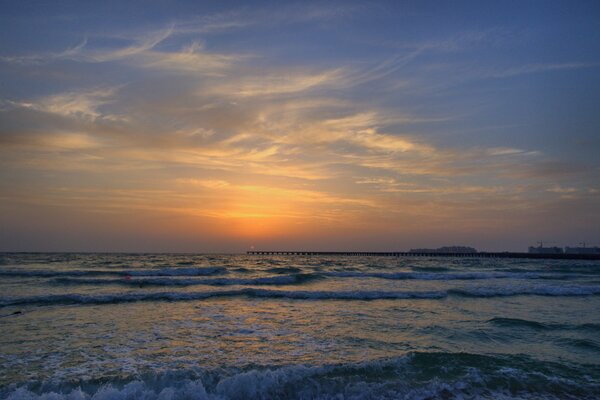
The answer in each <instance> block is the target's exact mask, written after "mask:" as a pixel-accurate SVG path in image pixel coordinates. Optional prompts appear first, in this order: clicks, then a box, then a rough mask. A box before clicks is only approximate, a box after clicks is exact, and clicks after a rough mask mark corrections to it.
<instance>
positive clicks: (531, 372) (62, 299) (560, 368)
mask: <svg viewBox="0 0 600 400" xmlns="http://www.w3.org/2000/svg"><path fill="white" fill-rule="evenodd" d="M0 398H8V399H38V398H43V399H53V400H54V399H63V398H68V399H88V398H94V399H105V400H109V399H137V398H143V399H163V400H167V399H267V398H290V399H295V398H326V399H330V398H331V399H332V398H335V399H342V398H352V399H362V398H400V399H449V398H464V399H470V398H494V399H497V398H504V399H512V398H525V399H529V398H530V399H538V398H545V399H583V398H589V399H592V398H600V263H599V262H585V261H548V260H506V259H501V260H485V259H453V258H432V259H428V258H377V257H329V258H328V257H314V256H313V257H307V256H289V257H285V256H282V257H267V256H247V255H238V256H232V255H223V256H217V255H215V256H213V255H211V256H209V255H166V254H154V255H118V254H114V255H112V254H109V255H107V254H0Z"/></svg>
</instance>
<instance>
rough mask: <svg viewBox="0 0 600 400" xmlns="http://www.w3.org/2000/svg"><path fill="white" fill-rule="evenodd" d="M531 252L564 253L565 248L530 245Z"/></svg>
mask: <svg viewBox="0 0 600 400" xmlns="http://www.w3.org/2000/svg"><path fill="white" fill-rule="evenodd" d="M529 253H531V254H563V253H564V252H563V249H561V248H560V247H556V246H554V247H542V246H541V245H540V246H538V247H533V246H529Z"/></svg>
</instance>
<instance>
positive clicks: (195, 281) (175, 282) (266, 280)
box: [54, 274, 321, 286]
mask: <svg viewBox="0 0 600 400" xmlns="http://www.w3.org/2000/svg"><path fill="white" fill-rule="evenodd" d="M320 277H321V276H320V275H317V274H293V275H279V276H266V277H261V278H247V279H246V278H209V279H206V278H205V279H201V278H192V279H190V278H187V279H186V278H143V279H140V278H134V279H124V278H118V279H105V278H71V277H64V278H55V279H54V282H55V283H59V284H64V285H122V286H196V285H209V286H231V285H294V284H302V283H305V282H309V281H312V280H315V279H318V278H320Z"/></svg>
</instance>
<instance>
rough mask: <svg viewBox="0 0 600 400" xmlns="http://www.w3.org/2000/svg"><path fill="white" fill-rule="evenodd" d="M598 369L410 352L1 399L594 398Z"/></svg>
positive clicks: (76, 386)
mask: <svg viewBox="0 0 600 400" xmlns="http://www.w3.org/2000/svg"><path fill="white" fill-rule="evenodd" d="M599 369H600V368H599V367H598V366H591V365H564V364H559V363H549V362H540V361H537V360H534V359H531V358H527V357H524V356H505V357H502V356H484V355H475V354H468V353H441V352H440V353H410V354H407V355H405V356H400V357H395V358H391V359H386V360H374V361H368V362H362V363H348V364H338V365H325V366H310V365H288V366H280V367H260V368H256V367H255V368H251V369H245V368H229V369H220V370H215V371H211V370H193V371H189V370H188V371H166V372H162V373H154V374H146V375H143V374H142V375H139V376H134V377H131V378H129V379H122V380H104V381H102V380H99V381H93V382H86V381H83V382H58V383H56V382H30V383H26V384H22V385H20V386H18V387H16V386H13V387H9V388H5V389H0V397H2V398H5V399H7V400H25V399H27V400H41V399H46V400H47V399H52V400H66V399H73V400H75V399H76V400H91V399H98V400H100V399H102V400H125V399H145V400H166V399H169V400H177V399H194V400H217V399H219V400H229V399H231V400H236V399H249V400H252V399H275V398H278V399H283V398H285V399H411V400H424V399H430V400H436V399H451V398H460V399H479V398H485V399H545V400H554V399H564V398H569V399H593V398H598V397H599V396H600V382H599V381H598V377H599V376H600V371H599Z"/></svg>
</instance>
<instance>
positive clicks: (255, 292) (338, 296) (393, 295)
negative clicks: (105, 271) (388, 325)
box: [0, 288, 446, 307]
mask: <svg viewBox="0 0 600 400" xmlns="http://www.w3.org/2000/svg"><path fill="white" fill-rule="evenodd" d="M240 296H246V297H254V298H273V299H290V300H378V299H437V298H443V297H445V296H446V294H445V293H444V292H439V291H430V292H380V291H355V292H329V291H287V290H267V289H253V288H244V289H238V290H219V291H211V292H209V291H205V292H127V293H119V294H100V295H83V294H79V293H66V294H54V295H45V296H30V297H12V298H11V297H2V298H0V307H7V306H16V305H55V304H115V303H129V302H135V301H190V300H204V299H209V298H214V297H240Z"/></svg>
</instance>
